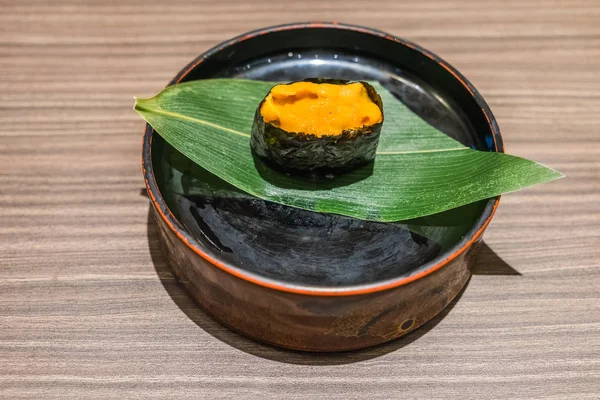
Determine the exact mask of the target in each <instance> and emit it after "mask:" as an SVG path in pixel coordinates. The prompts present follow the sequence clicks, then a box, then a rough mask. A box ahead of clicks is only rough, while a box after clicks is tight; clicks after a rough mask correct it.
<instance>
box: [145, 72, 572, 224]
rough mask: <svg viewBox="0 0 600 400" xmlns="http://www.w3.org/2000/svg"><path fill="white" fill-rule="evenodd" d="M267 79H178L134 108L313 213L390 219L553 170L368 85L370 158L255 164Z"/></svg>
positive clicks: (233, 175) (527, 182) (220, 164)
mask: <svg viewBox="0 0 600 400" xmlns="http://www.w3.org/2000/svg"><path fill="white" fill-rule="evenodd" d="M272 86H273V84H272V83H268V82H261V81H251V80H241V79H209V80H200V81H193V82H188V83H183V84H179V85H175V86H171V87H168V88H166V89H165V90H163V91H162V92H161V93H159V94H158V95H157V96H155V97H153V98H150V99H137V100H136V104H135V107H134V109H135V110H136V111H137V112H138V113H139V114H140V115H141V116H142V118H144V119H145V120H146V121H147V122H148V123H149V124H150V125H151V126H152V127H153V128H154V129H155V130H156V132H158V133H159V134H160V135H161V136H162V137H163V138H164V139H165V140H166V141H167V142H168V143H169V144H171V145H172V146H173V147H174V148H176V149H177V150H178V151H179V152H181V153H182V154H184V155H185V156H186V157H188V158H189V159H190V160H192V161H193V162H195V163H196V164H198V165H200V166H201V167H202V168H205V169H206V170H207V171H209V172H210V173H212V174H214V175H216V176H218V177H219V178H221V179H223V180H224V181H226V182H228V183H229V184H231V185H233V186H235V187H237V188H239V189H241V190H243V191H244V192H247V193H249V194H251V195H253V196H256V197H259V198H261V199H265V200H269V201H273V202H276V203H281V204H285V205H288V206H292V207H298V208H303V209H307V210H312V211H317V212H328V213H334V214H341V215H346V216H350V217H355V218H360V219H365V220H373V221H382V222H391V221H399V220H406V219H413V218H417V217H422V216H426V215H431V214H435V213H439V212H442V211H445V210H449V209H452V208H456V207H459V206H462V205H465V204H469V203H473V202H475V201H478V200H482V199H486V198H490V197H494V196H497V195H500V194H503V193H508V192H513V191H516V190H519V189H522V188H525V187H528V186H531V185H535V184H538V183H542V182H548V181H551V180H554V179H557V178H560V177H562V175H561V174H560V173H559V172H557V171H554V170H552V169H550V168H547V167H545V166H543V165H541V164H538V163H536V162H533V161H530V160H526V159H523V158H519V157H515V156H511V155H508V154H502V153H491V152H482V151H475V150H471V149H469V148H468V147H465V146H463V145H461V144H460V143H459V142H457V141H455V140H454V139H452V138H450V137H448V136H446V135H445V134H443V133H442V132H440V131H438V130H436V129H435V128H433V127H431V126H430V125H428V124H427V123H425V122H424V121H423V120H421V119H420V118H419V117H418V116H417V115H415V114H414V113H413V112H411V111H410V110H409V109H408V108H407V107H406V106H404V105H403V104H402V103H401V102H399V101H398V100H396V99H395V98H394V97H393V95H392V94H391V93H389V92H388V91H386V90H385V89H383V88H382V87H381V86H378V87H377V90H378V92H379V94H380V95H381V97H382V100H383V104H384V113H385V122H384V124H383V129H382V132H381V138H380V143H379V147H378V151H377V157H376V159H375V162H374V163H373V165H371V166H367V167H363V168H360V169H357V170H355V171H352V172H350V173H346V174H342V175H340V176H337V177H335V178H334V179H329V180H325V179H321V180H315V179H310V178H302V177H296V176H289V175H286V174H282V173H279V172H277V171H275V170H272V169H270V168H268V167H266V166H264V165H262V164H261V163H255V161H254V158H253V156H252V153H251V151H250V140H249V139H250V131H251V127H252V122H253V118H254V113H255V111H256V108H257V106H258V104H259V103H260V101H261V100H262V99H263V98H264V97H265V95H266V94H267V93H268V92H269V90H270V89H271V87H272Z"/></svg>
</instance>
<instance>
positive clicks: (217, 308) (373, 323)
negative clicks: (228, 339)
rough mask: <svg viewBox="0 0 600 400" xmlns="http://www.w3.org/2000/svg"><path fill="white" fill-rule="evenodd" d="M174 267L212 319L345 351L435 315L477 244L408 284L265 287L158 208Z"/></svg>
mask: <svg viewBox="0 0 600 400" xmlns="http://www.w3.org/2000/svg"><path fill="white" fill-rule="evenodd" d="M154 214H155V217H156V221H157V222H158V225H159V228H160V229H159V232H160V238H161V242H162V243H161V247H162V250H163V253H164V255H165V256H166V258H167V260H168V261H169V264H170V266H171V268H172V269H173V272H174V273H175V275H176V276H177V278H178V279H179V281H180V282H181V283H183V285H184V286H185V288H186V289H187V291H188V292H189V293H190V294H191V295H192V297H193V298H194V299H195V300H196V301H197V302H198V303H199V304H200V305H201V306H202V307H203V309H204V310H205V311H207V312H208V313H209V314H210V315H212V316H213V317H214V318H216V319H218V320H219V321H221V322H222V323H224V324H225V325H227V326H229V327H230V328H232V329H234V330H236V331H238V332H241V333H244V334H246V335H248V336H250V337H252V338H254V339H257V340H260V341H263V342H266V343H270V344H273V345H277V346H282V347H287V348H290V349H295V350H305V351H322V352H331V351H345V350H353V349H359V348H363V347H368V346H373V345H376V344H380V343H383V342H386V341H389V340H392V339H394V338H397V337H399V336H402V335H404V334H406V333H408V332H410V331H412V330H413V329H415V328H418V327H419V326H421V325H422V324H424V323H425V322H427V321H429V320H430V319H431V318H433V317H434V316H435V315H437V314H438V313H439V312H440V311H441V310H442V309H443V308H444V307H446V306H447V305H448V303H450V302H451V301H452V299H454V297H456V295H457V294H458V293H459V292H460V290H461V288H462V287H463V286H464V285H465V283H466V282H467V281H468V279H469V277H470V267H471V265H472V264H473V255H474V253H475V250H476V247H477V245H478V243H474V244H473V245H472V246H471V247H470V248H469V249H467V251H465V252H463V253H462V254H461V255H460V256H458V257H457V258H455V259H453V260H452V261H450V262H449V263H448V264H446V265H445V266H444V267H443V268H440V269H439V270H437V271H435V272H434V273H431V274H429V275H427V276H424V277H422V278H420V279H418V280H416V281H413V282H411V283H409V284H406V285H403V286H399V287H396V288H393V289H388V290H384V291H379V292H374V293H371V294H366V295H355V296H343V297H337V296H307V295H302V294H296V293H289V292H283V291H279V290H275V289H270V288H267V287H264V286H259V285H256V284H254V283H251V282H249V281H246V280H243V279H240V278H237V277H235V276H233V275H231V274H229V273H228V272H225V271H223V270H222V269H219V268H215V267H214V266H213V265H211V264H210V263H209V262H208V261H206V260H205V259H203V258H201V257H199V256H198V255H197V254H196V253H195V252H194V251H192V250H191V249H190V248H189V247H188V246H187V245H185V244H184V243H183V242H182V241H181V240H180V239H179V238H178V237H177V236H176V235H175V233H173V231H172V230H171V229H170V228H169V227H168V226H167V224H166V222H165V221H164V220H163V219H162V218H161V217H160V216H158V214H157V213H156V212H155V213H154Z"/></svg>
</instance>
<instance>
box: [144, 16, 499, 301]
mask: <svg viewBox="0 0 600 400" xmlns="http://www.w3.org/2000/svg"><path fill="white" fill-rule="evenodd" d="M303 29H340V30H348V31H354V32H360V33H363V34H367V35H371V36H376V37H379V38H384V39H386V40H390V41H393V42H395V43H397V44H399V45H402V46H406V47H409V48H411V49H412V50H415V51H417V52H419V53H421V54H422V55H424V56H426V57H427V58H429V59H431V60H432V61H434V62H436V63H437V64H439V65H440V66H441V67H443V68H444V69H445V70H446V71H448V72H449V73H450V74H451V75H452V76H453V77H454V78H455V79H456V80H457V81H458V82H459V83H461V84H462V85H463V87H464V88H465V89H466V90H467V91H468V92H469V94H470V95H471V97H472V98H473V100H474V101H475V102H476V104H477V105H478V106H479V107H480V108H481V111H482V112H483V115H484V116H485V118H486V119H487V122H488V124H489V127H490V131H491V132H492V137H493V140H494V147H495V150H496V152H504V145H503V141H502V136H501V133H500V129H499V127H498V123H497V122H496V119H495V118H494V115H493V114H492V112H491V110H490V107H489V106H488V105H487V103H486V102H485V101H484V99H483V97H482V96H481V95H480V94H479V92H478V91H477V90H476V89H475V87H474V86H473V85H472V84H471V83H470V82H469V81H468V80H467V79H466V78H465V77H464V76H463V75H462V74H461V73H460V72H458V71H457V70H456V69H455V68H454V67H452V66H451V65H450V64H448V63H447V62H446V61H444V60H443V59H441V58H440V57H438V56H437V55H435V54H434V53H432V52H430V51H429V50H426V49H424V48H422V47H420V46H419V45H417V44H415V43H412V42H410V41H407V40H405V39H402V38H399V37H396V36H394V35H390V34H388V33H386V32H382V31H379V30H376V29H371V28H366V27H362V26H357V25H350V24H343V23H338V22H304V23H290V24H284V25H277V26H271V27H266V28H262V29H258V30H254V31H251V32H248V33H245V34H242V35H239V36H237V37H234V38H233V39H230V40H227V41H225V42H222V43H220V44H218V45H216V46H214V47H213V48H211V49H209V50H208V51H206V52H204V53H202V54H200V55H199V56H198V57H196V58H195V59H194V60H193V61H191V62H190V63H189V64H188V65H186V66H185V68H183V69H182V70H181V71H180V72H179V73H178V74H177V75H176V76H175V77H174V78H173V79H172V80H171V81H170V82H169V84H168V85H167V86H171V85H174V84H177V83H179V82H181V80H183V78H185V77H186V76H187V75H188V74H189V73H190V72H191V71H192V70H193V69H194V68H196V67H197V66H198V65H200V64H201V63H202V62H203V61H204V60H206V59H207V58H209V57H211V56H212V55H214V54H215V53H217V52H220V51H223V50H224V49H226V48H228V47H230V46H232V45H234V44H236V43H239V42H242V41H244V40H247V39H251V38H255V37H257V36H262V35H266V34H269V33H274V32H280V31H286V30H303ZM153 132H154V129H153V128H152V127H151V126H150V124H146V129H145V133H144V138H143V143H142V171H143V174H144V180H145V184H146V189H147V191H148V195H149V197H150V199H151V201H152V204H153V206H154V208H155V210H156V211H157V212H158V214H159V215H160V217H161V218H162V219H163V221H164V222H165V223H166V224H167V226H168V227H169V229H170V230H171V231H172V232H173V233H174V234H175V235H176V236H177V237H178V238H179V239H180V240H181V241H182V242H183V243H184V244H185V245H186V246H187V247H188V248H190V249H191V250H192V251H193V252H194V253H196V254H197V255H199V256H200V257H202V258H203V259H204V260H206V261H208V262H209V263H210V264H212V265H213V266H215V267H217V268H219V269H221V270H223V271H224V272H226V273H229V274H231V275H233V276H235V277H237V278H239V279H242V280H245V281H247V282H250V283H253V284H256V285H259V286H263V287H266V288H269V289H274V290H278V291H281V292H288V293H295V294H301V295H309V296H354V295H365V294H371V293H377V292H382V291H385V290H389V289H393V288H397V287H400V286H403V285H406V284H409V283H411V282H414V281H416V280H418V279H421V278H423V277H425V276H427V275H430V274H432V273H433V272H435V271H437V270H439V269H440V268H442V267H444V266H445V265H447V264H448V263H450V262H451V261H452V260H454V259H455V258H457V257H458V256H460V255H461V254H462V253H464V252H465V251H466V250H467V249H468V248H469V247H471V246H472V245H473V244H474V243H476V242H477V241H478V240H479V239H480V238H481V236H482V234H483V232H484V230H485V229H486V228H487V226H488V225H489V223H490V221H491V220H492V217H493V216H494V214H495V212H496V209H497V208H498V204H499V202H500V196H497V197H495V198H491V199H489V201H488V203H487V205H486V207H485V209H484V211H483V213H482V214H481V216H480V217H479V219H478V220H477V222H476V223H475V224H474V225H473V227H472V228H471V229H470V230H469V232H468V233H467V234H466V235H465V236H464V237H463V238H462V239H461V241H460V242H459V243H457V244H455V245H454V246H452V247H451V248H449V249H447V250H446V251H445V252H443V253H442V254H440V255H438V256H437V257H435V259H433V260H431V261H429V262H427V263H424V264H423V265H421V266H420V267H418V269H416V270H415V272H414V273H412V274H410V275H408V276H403V277H401V278H392V279H389V280H386V281H383V282H376V283H369V284H364V285H351V286H343V287H331V286H330V287H327V286H324V287H318V286H307V285H294V284H291V283H286V282H280V281H277V280H275V279H270V278H266V277H263V276H260V275H258V274H254V273H252V272H249V271H245V270H242V269H240V268H238V267H236V266H234V265H231V264H230V263H228V262H226V261H223V260H219V259H218V255H216V254H209V252H211V251H210V249H203V248H202V246H200V244H199V242H198V241H197V240H196V239H195V238H194V237H193V236H191V235H190V234H189V233H188V232H187V230H186V229H185V228H184V227H183V225H181V223H180V222H179V221H178V220H177V219H176V218H175V216H174V215H173V213H172V212H171V210H170V209H169V208H168V206H167V204H166V202H165V200H164V198H163V197H162V195H161V193H160V191H159V189H158V184H157V182H156V179H155V176H154V170H153V167H152V135H153ZM492 201H493V204H492Z"/></svg>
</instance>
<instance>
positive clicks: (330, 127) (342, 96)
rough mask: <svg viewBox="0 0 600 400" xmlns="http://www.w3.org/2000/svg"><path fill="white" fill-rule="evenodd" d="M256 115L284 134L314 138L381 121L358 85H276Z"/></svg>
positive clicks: (370, 101)
mask: <svg viewBox="0 0 600 400" xmlns="http://www.w3.org/2000/svg"><path fill="white" fill-rule="evenodd" d="M260 113H261V115H262V117H263V118H264V120H265V121H266V122H269V123H271V124H273V125H275V126H278V127H279V128H281V129H283V130H285V131H287V132H303V133H308V134H313V135H315V136H317V137H321V136H328V135H339V134H341V133H342V131H345V130H347V129H357V128H361V127H363V126H365V125H367V126H369V125H374V124H377V123H379V122H381V121H382V118H383V116H382V114H381V110H380V109H379V107H378V106H377V105H376V104H375V103H374V102H373V101H372V100H371V98H370V97H369V94H368V93H367V90H366V88H365V87H364V85H363V84H361V83H358V82H357V83H351V84H348V85H336V84H330V83H313V82H296V83H292V84H290V85H277V86H275V87H274V88H273V89H271V92H270V93H269V95H268V96H267V98H266V99H265V101H264V103H263V105H262V107H261V109H260Z"/></svg>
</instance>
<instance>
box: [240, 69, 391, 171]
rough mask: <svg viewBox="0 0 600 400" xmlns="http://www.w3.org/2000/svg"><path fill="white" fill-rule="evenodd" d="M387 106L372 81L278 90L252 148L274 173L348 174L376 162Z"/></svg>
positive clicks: (255, 129) (257, 121)
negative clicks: (384, 108)
mask: <svg viewBox="0 0 600 400" xmlns="http://www.w3.org/2000/svg"><path fill="white" fill-rule="evenodd" d="M382 125H383V104H382V102H381V97H380V96H379V94H377V92H376V91H375V89H374V88H373V87H372V86H371V85H369V84H368V83H366V82H360V81H359V82H349V81H344V80H333V79H308V80H305V81H301V82H293V83H289V84H280V85H276V86H274V87H273V88H272V89H271V90H270V91H269V93H268V94H267V96H266V97H265V98H264V99H263V101H262V102H261V103H260V105H259V106H258V108H257V110H256V114H255V117H254V123H253V126H252V135H251V139H250V146H251V148H252V151H253V153H254V155H255V156H256V157H258V158H259V159H260V160H261V161H263V162H265V163H266V164H268V165H269V166H271V167H272V168H274V169H277V170H280V171H284V172H291V173H299V174H303V173H326V174H327V173H333V172H344V171H348V170H351V169H354V168H357V167H360V166H363V165H366V164H368V163H370V162H372V161H373V160H374V159H375V153H376V150H377V144H378V142H379V134H380V132H381V127H382Z"/></svg>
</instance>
